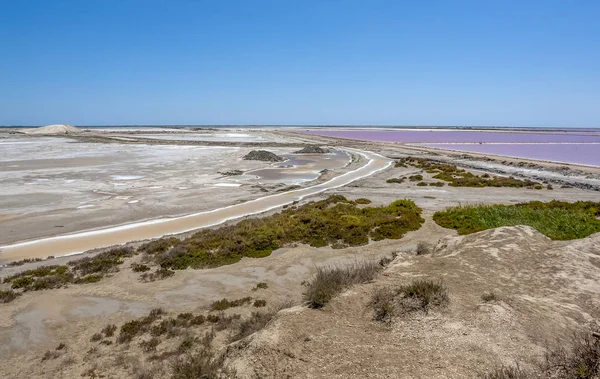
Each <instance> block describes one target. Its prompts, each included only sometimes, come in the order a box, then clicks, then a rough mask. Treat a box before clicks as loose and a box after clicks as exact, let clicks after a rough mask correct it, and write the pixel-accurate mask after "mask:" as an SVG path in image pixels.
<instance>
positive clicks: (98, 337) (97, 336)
mask: <svg viewBox="0 0 600 379" xmlns="http://www.w3.org/2000/svg"><path fill="white" fill-rule="evenodd" d="M101 339H102V334H100V333H94V334H93V335H92V338H90V341H92V342H98V341H100V340H101Z"/></svg>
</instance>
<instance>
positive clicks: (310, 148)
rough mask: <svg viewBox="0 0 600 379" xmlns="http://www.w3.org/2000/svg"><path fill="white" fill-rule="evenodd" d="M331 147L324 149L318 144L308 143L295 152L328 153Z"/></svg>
mask: <svg viewBox="0 0 600 379" xmlns="http://www.w3.org/2000/svg"><path fill="white" fill-rule="evenodd" d="M327 153H329V149H323V148H322V147H320V146H318V145H308V146H305V147H304V148H303V149H302V150H298V151H294V154H327Z"/></svg>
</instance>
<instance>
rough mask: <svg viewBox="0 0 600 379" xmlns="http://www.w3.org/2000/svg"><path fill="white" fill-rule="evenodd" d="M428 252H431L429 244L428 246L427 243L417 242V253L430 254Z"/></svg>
mask: <svg viewBox="0 0 600 379" xmlns="http://www.w3.org/2000/svg"><path fill="white" fill-rule="evenodd" d="M430 253H431V246H429V244H427V243H425V242H419V243H418V244H417V250H416V254H417V255H425V254H430Z"/></svg>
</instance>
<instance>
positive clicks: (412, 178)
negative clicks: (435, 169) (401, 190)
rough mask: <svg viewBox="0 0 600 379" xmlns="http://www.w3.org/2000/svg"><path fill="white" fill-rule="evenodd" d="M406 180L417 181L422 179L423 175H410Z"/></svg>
mask: <svg viewBox="0 0 600 379" xmlns="http://www.w3.org/2000/svg"><path fill="white" fill-rule="evenodd" d="M408 180H410V181H411V182H419V181H421V180H423V175H421V174H417V175H411V176H409V177H408Z"/></svg>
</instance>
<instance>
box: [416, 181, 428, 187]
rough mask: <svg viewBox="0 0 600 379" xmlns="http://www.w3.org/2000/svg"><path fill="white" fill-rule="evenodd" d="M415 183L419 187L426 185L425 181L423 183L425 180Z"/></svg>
mask: <svg viewBox="0 0 600 379" xmlns="http://www.w3.org/2000/svg"><path fill="white" fill-rule="evenodd" d="M417 185H418V186H419V187H427V183H425V182H419V183H417Z"/></svg>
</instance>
